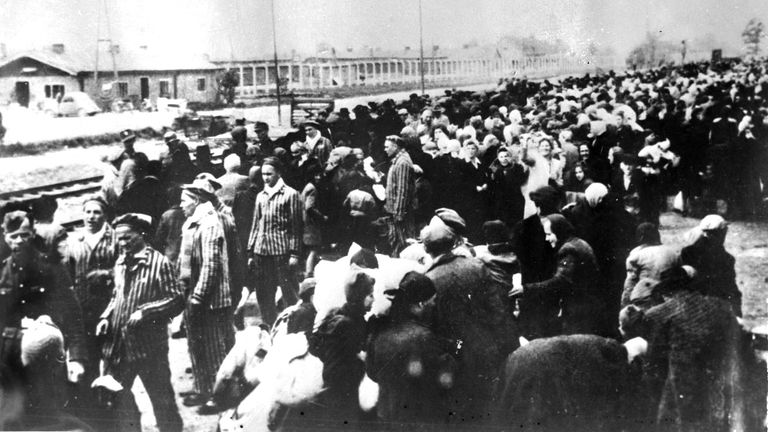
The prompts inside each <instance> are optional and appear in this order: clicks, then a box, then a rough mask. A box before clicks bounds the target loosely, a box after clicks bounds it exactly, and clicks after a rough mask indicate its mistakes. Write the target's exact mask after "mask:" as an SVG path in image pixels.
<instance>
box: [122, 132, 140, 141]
mask: <svg viewBox="0 0 768 432" xmlns="http://www.w3.org/2000/svg"><path fill="white" fill-rule="evenodd" d="M133 139H136V134H134V133H133V131H132V130H130V129H126V130H124V131H121V132H120V141H122V142H126V141H130V140H133Z"/></svg>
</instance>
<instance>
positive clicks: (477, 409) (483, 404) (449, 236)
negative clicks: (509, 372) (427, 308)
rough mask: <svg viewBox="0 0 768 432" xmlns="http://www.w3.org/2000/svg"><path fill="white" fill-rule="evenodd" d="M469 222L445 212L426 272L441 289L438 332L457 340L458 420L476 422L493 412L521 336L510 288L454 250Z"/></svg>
mask: <svg viewBox="0 0 768 432" xmlns="http://www.w3.org/2000/svg"><path fill="white" fill-rule="evenodd" d="M463 223H464V221H463V220H462V219H461V218H460V217H459V216H458V215H457V214H456V212H453V211H450V210H446V209H443V211H442V212H440V215H439V216H435V217H434V218H432V221H430V224H429V225H428V226H427V227H426V228H425V229H424V230H423V231H422V237H423V239H424V248H425V250H426V251H427V253H428V254H429V255H430V256H431V257H432V259H433V262H432V265H431V266H430V267H429V268H428V269H427V272H426V273H425V274H426V276H427V277H428V278H430V279H431V280H432V282H433V283H434V285H435V290H436V291H437V294H436V296H435V300H434V301H435V307H436V310H435V331H436V333H437V334H438V335H439V336H441V337H444V338H447V339H449V340H452V341H455V343H456V347H457V351H458V356H459V360H458V363H459V365H458V371H457V374H456V377H455V379H454V386H453V389H452V391H451V401H452V404H451V407H450V408H451V410H452V412H453V413H454V415H455V418H454V419H453V420H455V421H458V422H474V421H478V420H480V419H482V418H484V417H485V416H486V414H487V412H488V408H489V407H488V404H489V403H490V400H491V392H492V388H493V385H494V383H495V379H496V377H497V372H498V367H499V365H500V362H501V361H502V360H503V359H504V358H505V357H506V356H507V354H509V353H510V352H512V351H513V350H514V349H515V348H517V346H518V332H517V328H516V326H515V324H514V323H513V321H512V311H511V309H510V305H509V303H508V302H507V300H506V299H505V298H504V292H503V291H504V290H503V288H502V286H501V285H500V284H498V283H497V282H496V281H495V280H494V279H493V277H492V275H491V272H490V270H489V269H488V268H487V267H486V266H485V265H484V264H483V263H482V262H480V261H479V260H476V259H474V258H466V257H461V256H456V255H454V254H453V253H452V252H451V251H452V249H453V248H454V246H455V245H456V242H457V240H458V233H457V228H459V229H460V228H461V225H463ZM453 420H452V421H453ZM465 424H466V423H465Z"/></svg>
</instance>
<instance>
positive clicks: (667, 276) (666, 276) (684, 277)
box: [655, 266, 691, 294]
mask: <svg viewBox="0 0 768 432" xmlns="http://www.w3.org/2000/svg"><path fill="white" fill-rule="evenodd" d="M690 282H691V277H690V276H689V275H688V272H686V271H685V269H684V268H683V266H676V267H672V268H668V269H666V270H664V271H662V272H661V277H660V280H659V283H658V284H657V285H656V288H655V291H656V292H659V293H662V294H663V293H670V292H674V291H679V290H683V289H685V288H688V287H689V285H690Z"/></svg>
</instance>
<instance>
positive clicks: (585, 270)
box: [510, 214, 615, 336]
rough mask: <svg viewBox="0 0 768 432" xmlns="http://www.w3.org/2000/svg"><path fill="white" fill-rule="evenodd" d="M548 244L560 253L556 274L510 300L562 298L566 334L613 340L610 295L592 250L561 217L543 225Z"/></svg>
mask: <svg viewBox="0 0 768 432" xmlns="http://www.w3.org/2000/svg"><path fill="white" fill-rule="evenodd" d="M542 223H543V225H544V233H545V235H546V236H547V240H549V241H550V243H551V244H552V246H553V247H554V248H555V249H556V250H557V269H556V270H555V274H554V275H553V276H552V277H551V278H550V279H548V280H545V281H542V282H535V283H528V284H524V285H523V286H522V287H519V288H513V289H512V291H510V296H516V295H522V296H523V297H524V298H531V297H535V296H537V295H542V294H547V295H551V294H555V295H557V296H558V297H560V304H561V308H562V324H563V333H564V334H595V335H601V336H611V335H613V334H614V333H615V331H613V329H611V328H609V327H610V324H609V323H610V317H608V316H607V315H606V310H605V309H606V308H605V304H606V293H605V291H604V285H603V282H602V279H601V277H600V273H599V271H598V267H597V259H596V258H595V254H594V253H593V252H592V248H591V247H590V246H589V244H587V242H585V241H584V240H582V239H580V238H578V237H575V236H574V230H573V226H572V225H571V224H570V222H568V221H567V220H566V219H565V217H563V216H562V215H560V214H551V215H549V216H547V217H546V219H544V220H543V221H542Z"/></svg>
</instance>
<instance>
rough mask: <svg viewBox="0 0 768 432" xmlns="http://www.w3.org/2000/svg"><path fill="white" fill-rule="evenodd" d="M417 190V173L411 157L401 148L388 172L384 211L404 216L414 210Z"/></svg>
mask: <svg viewBox="0 0 768 432" xmlns="http://www.w3.org/2000/svg"><path fill="white" fill-rule="evenodd" d="M415 191H416V173H415V172H414V170H413V162H411V157H410V156H408V153H406V152H405V150H401V151H400V152H399V153H398V154H397V155H395V157H394V158H392V165H391V166H390V167H389V171H388V172H387V189H386V195H385V196H386V198H385V200H386V201H385V203H384V211H385V212H387V214H390V215H392V216H404V215H406V214H407V213H411V212H412V211H413V205H414V196H415Z"/></svg>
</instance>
